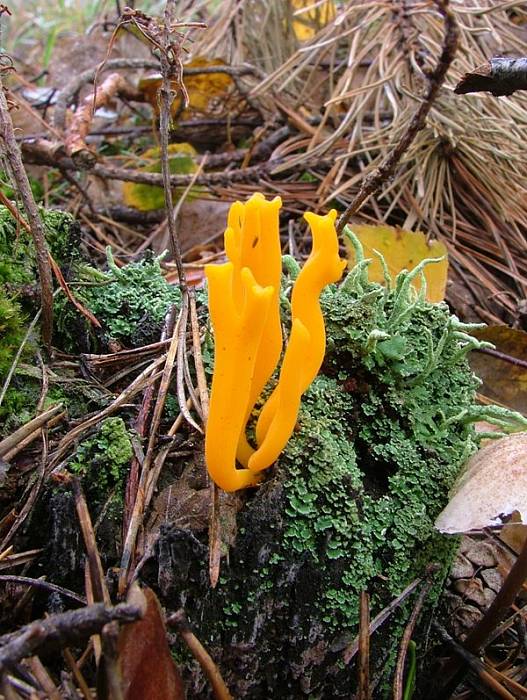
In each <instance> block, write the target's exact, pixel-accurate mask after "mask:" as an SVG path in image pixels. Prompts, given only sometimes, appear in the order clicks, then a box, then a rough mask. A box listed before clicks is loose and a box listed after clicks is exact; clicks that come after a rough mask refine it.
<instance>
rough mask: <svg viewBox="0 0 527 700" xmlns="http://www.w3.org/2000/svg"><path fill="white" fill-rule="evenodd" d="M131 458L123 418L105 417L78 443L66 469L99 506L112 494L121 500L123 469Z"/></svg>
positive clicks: (124, 472) (131, 454) (90, 500)
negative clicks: (96, 429)
mask: <svg viewBox="0 0 527 700" xmlns="http://www.w3.org/2000/svg"><path fill="white" fill-rule="evenodd" d="M132 456H133V450H132V443H131V441H130V435H129V434H128V431H127V429H126V425H125V423H124V421H123V419H122V418H117V417H116V418H106V419H105V420H104V421H103V422H102V423H101V425H100V427H99V429H98V431H97V433H96V434H95V435H94V436H93V437H90V438H88V439H87V440H84V441H83V442H81V444H80V445H79V446H78V447H77V450H76V452H75V456H74V457H73V459H72V460H71V461H70V463H69V469H70V470H71V471H72V472H74V473H76V474H78V475H79V476H80V477H81V479H82V482H83V485H84V487H85V489H86V491H87V493H88V494H89V495H90V499H89V502H90V503H94V504H99V505H102V503H104V501H105V500H106V498H107V497H108V496H109V495H110V494H111V492H112V491H115V492H116V496H117V498H118V499H119V500H122V490H123V484H124V478H125V476H126V471H127V469H126V467H127V466H128V465H129V464H130V460H131V459H132Z"/></svg>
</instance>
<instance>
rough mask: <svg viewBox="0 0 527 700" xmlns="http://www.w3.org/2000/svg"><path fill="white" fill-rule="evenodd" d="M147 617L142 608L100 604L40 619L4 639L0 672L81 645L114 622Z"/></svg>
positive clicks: (0, 646)
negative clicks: (38, 655)
mask: <svg viewBox="0 0 527 700" xmlns="http://www.w3.org/2000/svg"><path fill="white" fill-rule="evenodd" d="M143 614H144V610H143V609H142V608H141V607H140V606H139V605H134V604H130V603H120V604H119V605H116V606H115V607H106V606H105V605H104V604H103V603H97V604H95V605H89V606H87V607H84V608H79V609H77V610H71V611H68V612H65V613H57V614H55V615H49V616H48V617H46V618H45V619H43V620H36V621H35V622H32V623H31V624H29V625H25V627H22V629H20V630H18V632H13V633H11V634H6V635H3V636H2V637H0V672H1V671H5V669H6V668H9V667H10V666H12V665H13V664H15V663H16V662H17V661H20V659H23V658H25V657H27V656H33V655H34V654H35V653H40V652H42V651H46V653H51V652H56V651H58V650H60V649H61V648H63V647H66V646H77V645H79V644H81V643H83V642H84V641H85V640H86V639H88V637H91V636H92V635H93V634H99V632H100V631H101V629H102V628H103V627H104V625H106V624H108V623H109V622H112V621H113V620H117V621H118V622H125V623H126V622H134V621H135V620H138V619H139V618H140V617H142V615H143Z"/></svg>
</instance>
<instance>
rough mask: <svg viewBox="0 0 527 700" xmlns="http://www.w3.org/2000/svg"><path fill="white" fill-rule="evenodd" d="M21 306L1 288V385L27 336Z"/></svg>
mask: <svg viewBox="0 0 527 700" xmlns="http://www.w3.org/2000/svg"><path fill="white" fill-rule="evenodd" d="M24 326H25V317H24V315H23V313H22V310H21V308H20V306H19V305H18V304H17V303H16V301H15V300H14V299H12V298H11V297H10V296H8V295H7V294H6V293H5V291H3V289H2V287H0V338H1V341H0V385H1V384H2V382H3V380H4V379H5V378H6V376H7V373H8V372H9V369H10V367H11V365H12V363H13V359H14V357H15V355H16V352H17V350H18V348H19V347H20V344H21V342H22V340H23V338H24V335H25V328H24Z"/></svg>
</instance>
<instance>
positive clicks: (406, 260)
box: [346, 224, 448, 303]
mask: <svg viewBox="0 0 527 700" xmlns="http://www.w3.org/2000/svg"><path fill="white" fill-rule="evenodd" d="M350 228H351V230H352V231H353V233H354V234H355V235H356V236H357V238H358V239H359V240H360V242H361V243H362V245H363V247H364V255H365V257H366V258H371V260H372V262H371V265H370V266H369V268H368V277H369V279H370V280H371V281H372V282H379V283H380V284H383V283H384V272H383V268H382V264H381V261H380V259H379V256H378V255H376V254H375V252H374V251H377V252H378V253H381V255H382V256H383V257H384V260H385V261H386V265H387V266H388V271H389V273H390V276H391V278H392V279H395V277H396V276H397V275H398V274H399V272H401V270H404V269H406V270H412V269H413V268H414V267H415V266H416V265H418V264H419V263H420V262H421V260H425V259H426V258H441V257H444V260H442V261H441V262H439V263H434V264H433V265H427V266H426V267H425V269H424V276H425V279H426V285H427V290H426V299H427V301H430V302H432V303H436V302H439V301H443V299H444V298H445V290H446V282H447V275H448V260H447V257H446V256H447V250H446V247H445V246H444V244H443V243H441V242H440V241H436V240H432V241H429V242H427V240H426V236H425V235H424V233H422V232H421V231H405V230H404V229H401V228H398V227H395V226H384V225H379V226H370V225H368V224H353V225H352V226H350ZM346 246H347V249H348V259H349V261H350V265H354V264H355V251H354V250H353V247H352V246H351V244H350V243H349V242H348V241H346ZM412 284H413V285H414V286H415V288H416V289H418V290H419V289H420V288H421V277H420V276H418V277H416V279H415V280H414V281H413V282H412Z"/></svg>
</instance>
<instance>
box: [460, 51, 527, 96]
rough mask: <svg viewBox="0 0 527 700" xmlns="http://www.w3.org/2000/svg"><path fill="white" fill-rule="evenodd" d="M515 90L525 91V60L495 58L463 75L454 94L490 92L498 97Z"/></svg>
mask: <svg viewBox="0 0 527 700" xmlns="http://www.w3.org/2000/svg"><path fill="white" fill-rule="evenodd" d="M516 90H527V58H525V57H522V58H503V57H501V56H497V57H495V58H491V59H490V61H487V63H484V64H483V65H482V66H478V67H477V68H474V70H473V71H471V72H470V73H465V75H464V76H463V77H462V78H461V80H460V81H459V83H458V84H457V85H456V88H455V90H454V92H455V93H457V94H458V95H466V94H468V93H469V92H490V93H492V94H493V95H494V96H495V97H499V96H503V95H512V94H513V92H516Z"/></svg>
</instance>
